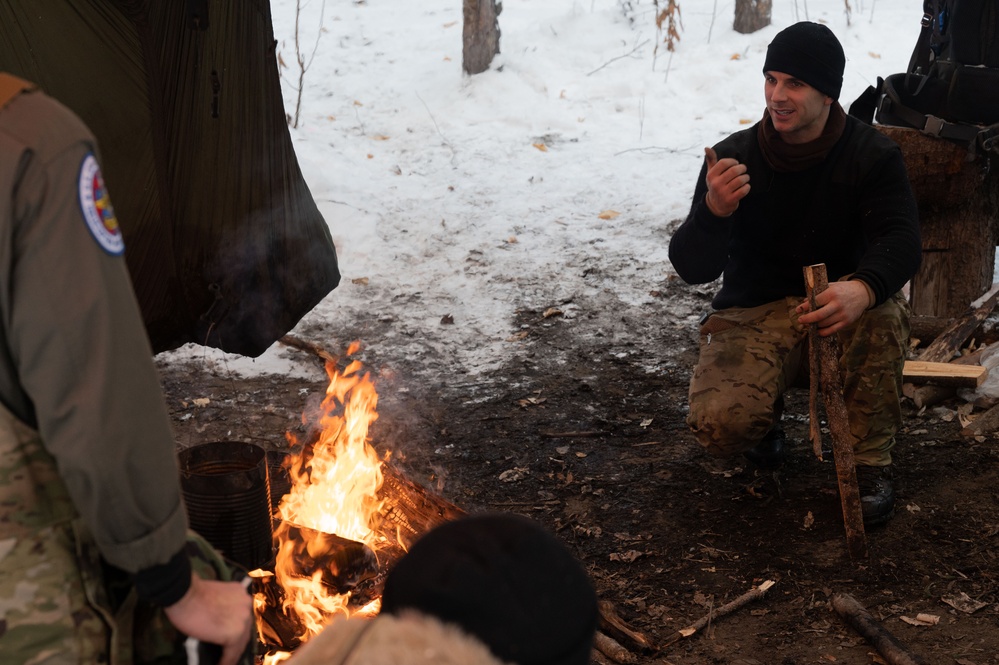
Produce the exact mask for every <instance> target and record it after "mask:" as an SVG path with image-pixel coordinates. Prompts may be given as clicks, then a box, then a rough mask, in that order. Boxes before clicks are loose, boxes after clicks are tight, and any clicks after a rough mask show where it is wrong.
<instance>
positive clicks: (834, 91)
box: [763, 21, 846, 99]
mask: <svg viewBox="0 0 999 665" xmlns="http://www.w3.org/2000/svg"><path fill="white" fill-rule="evenodd" d="M845 68H846V54H845V53H843V47H842V45H840V43H839V40H838V39H836V35H834V34H833V32H832V30H830V29H829V28H827V27H826V26H824V25H820V24H818V23H811V22H809V21H802V22H800V23H795V24H794V25H792V26H790V27H787V28H784V29H783V30H781V31H780V32H778V33H777V36H776V37H774V40H773V41H772V42H770V46H769V47H768V48H767V59H766V62H764V63H763V71H764V72H782V73H784V74H790V75H791V76H793V77H795V78H798V79H801V80H802V81H804V82H805V83H807V84H808V85H810V86H812V87H813V88H815V89H816V90H818V91H819V92H821V93H822V94H825V95H829V96H830V97H832V98H833V99H839V93H840V90H841V89H842V87H843V70H844V69H845Z"/></svg>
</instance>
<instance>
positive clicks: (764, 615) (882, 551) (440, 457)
mask: <svg viewBox="0 0 999 665" xmlns="http://www.w3.org/2000/svg"><path fill="white" fill-rule="evenodd" d="M710 292H711V291H710V289H698V288H692V287H688V286H685V285H682V284H680V283H674V282H671V283H666V284H663V285H662V289H661V291H660V292H654V293H652V294H650V298H649V300H648V302H647V303H644V304H643V305H642V306H640V307H634V306H626V305H622V304H621V303H619V302H617V301H615V300H614V298H613V296H611V295H608V294H607V293H606V292H605V291H599V292H595V294H594V295H592V296H588V297H586V298H582V297H580V298H578V299H576V300H575V301H574V302H573V303H571V304H572V306H573V307H572V309H573V311H574V313H575V314H574V316H572V318H568V317H564V316H559V315H552V313H551V312H548V314H549V316H547V317H546V316H545V310H544V308H537V309H523V310H522V311H520V312H519V314H518V316H517V320H516V321H513V322H511V330H519V331H520V334H519V335H516V336H512V337H511V341H510V342H509V357H508V359H507V360H506V361H505V362H504V364H503V365H502V367H499V368H498V369H496V370H494V371H491V372H488V373H486V374H484V375H475V376H466V375H462V374H460V373H455V374H454V375H450V376H439V375H436V374H435V373H434V372H433V371H431V368H432V365H434V364H435V362H434V354H433V353H432V352H428V353H427V354H425V355H423V356H421V357H420V359H419V360H418V361H410V360H408V359H407V358H395V357H392V356H391V346H392V344H391V339H392V335H393V334H396V331H393V330H392V323H391V322H390V321H385V322H382V323H379V324H375V325H374V326H369V327H367V328H365V329H364V330H363V335H362V334H359V333H360V329H359V328H352V327H351V326H344V327H343V328H342V329H336V330H322V329H319V328H315V329H311V330H309V329H306V330H303V331H299V332H298V334H299V336H300V337H303V338H306V339H309V340H310V341H312V342H315V343H317V344H319V345H321V346H323V347H324V348H326V349H328V350H329V351H331V352H334V353H340V352H342V351H343V350H344V348H345V347H346V345H347V343H348V342H349V341H351V340H352V339H354V338H360V339H361V341H362V343H364V344H366V345H367V346H366V349H365V350H363V351H362V352H361V353H360V354H359V355H358V356H357V358H359V359H361V360H362V361H363V362H364V364H365V367H366V368H367V370H368V371H370V372H371V373H372V376H373V377H374V379H375V383H376V385H377V387H378V391H379V399H380V401H379V419H378V421H377V422H376V423H375V424H374V426H373V429H372V432H371V435H372V440H373V444H374V445H375V446H376V448H378V449H379V450H380V451H388V450H391V451H393V459H394V460H395V463H396V465H397V466H398V467H399V468H400V469H402V470H403V471H404V472H405V473H406V475H407V476H408V477H409V478H410V479H412V480H414V481H416V482H419V483H422V484H424V485H425V486H427V487H429V488H432V489H433V490H434V491H436V492H437V493H438V494H440V495H441V496H443V497H445V498H446V499H448V500H449V501H451V502H453V503H455V504H457V505H458V506H460V507H462V508H464V509H465V510H467V511H469V512H478V511H496V510H503V511H513V512H517V513H522V514H524V515H528V516H530V517H532V518H534V519H536V520H538V521H540V522H541V523H543V524H544V525H546V526H547V527H549V528H550V529H551V530H552V531H554V532H555V533H556V534H557V535H558V536H559V537H561V539H562V540H563V541H564V542H565V543H566V544H567V545H568V546H569V547H570V548H571V549H572V551H573V552H575V553H576V554H577V555H578V557H579V558H580V559H581V560H582V561H583V563H584V565H585V566H586V568H587V570H588V571H589V573H590V574H591V576H592V579H593V582H594V584H595V586H596V588H597V591H598V593H599V595H600V597H601V598H602V599H604V600H607V601H610V602H611V603H613V605H614V606H615V607H616V609H617V611H618V612H619V613H620V614H621V615H622V616H623V617H624V618H625V619H626V620H627V621H628V622H630V624H631V625H632V626H633V627H634V628H636V629H637V630H639V631H642V632H643V633H645V634H646V635H647V636H648V638H649V639H650V640H651V642H652V643H654V644H664V643H666V642H667V640H668V639H669V638H670V637H671V636H672V635H673V634H674V633H675V632H676V631H677V630H679V629H681V628H683V627H685V626H687V625H688V624H690V623H692V622H693V621H695V620H697V619H699V618H701V617H702V616H704V615H706V614H708V613H709V612H711V611H712V608H716V607H718V606H720V605H722V604H724V603H726V602H728V601H730V600H732V599H733V598H735V597H737V596H739V595H741V594H743V593H744V592H746V591H748V590H749V589H751V588H752V587H753V586H754V585H758V584H760V583H761V582H763V581H765V580H773V581H775V582H776V584H775V586H774V587H773V588H772V589H771V590H770V591H769V592H768V594H767V595H766V596H765V598H763V599H762V600H759V601H756V602H753V603H751V604H749V605H747V606H745V607H743V608H742V609H740V610H738V611H736V612H734V613H733V614H731V615H729V616H727V617H724V618H719V619H717V620H716V621H713V622H712V623H711V624H710V626H709V627H708V628H707V629H705V630H703V631H701V632H699V633H697V634H696V635H694V636H692V637H689V638H686V639H682V640H680V641H678V642H676V643H675V644H673V645H671V646H669V647H668V648H664V649H662V650H661V651H659V652H658V653H639V652H637V651H636V656H637V661H636V662H639V663H673V664H675V665H681V664H690V663H733V664H734V663H740V664H750V663H753V664H758V663H762V664H780V665H794V664H801V665H804V664H806V663H843V664H851V665H852V664H856V665H861V664H867V663H874V662H883V661H881V660H878V658H877V656H875V650H874V649H873V648H872V647H871V646H870V645H869V644H867V643H866V642H865V641H864V640H863V639H862V638H861V637H860V636H859V635H858V634H857V633H856V632H855V631H854V630H853V629H852V628H850V627H849V626H848V625H847V624H846V623H844V622H843V621H842V620H841V619H840V618H839V616H838V615H837V614H836V613H835V612H834V611H833V610H832V609H831V605H830V597H831V595H832V594H836V593H847V594H850V595H852V596H853V597H854V598H856V599H857V600H858V601H860V602H861V603H862V604H863V605H864V606H866V607H867V608H868V609H869V610H870V611H871V612H872V613H873V615H874V616H875V617H876V618H877V619H878V621H879V622H880V623H881V624H882V625H883V626H884V627H885V628H886V629H887V630H889V631H890V632H891V633H892V634H893V635H894V636H895V637H896V638H897V639H898V641H899V642H901V643H902V644H903V645H905V647H906V648H908V649H909V650H910V651H912V652H913V653H915V654H918V655H919V656H921V657H922V658H923V659H924V661H925V662H926V663H933V664H936V663H941V664H949V663H958V664H961V665H986V664H989V663H991V664H999V595H997V594H999V561H997V556H999V553H997V545H999V473H997V468H999V467H997V461H999V448H997V446H999V442H997V441H996V440H995V439H994V438H992V437H988V438H984V439H982V440H974V439H967V438H962V437H961V436H960V434H959V431H960V428H961V425H960V424H959V423H958V419H957V418H956V417H954V415H955V409H956V408H957V406H959V405H961V404H963V402H961V401H960V400H956V399H955V400H954V401H951V402H946V403H944V405H943V408H937V409H930V410H927V411H926V412H924V413H917V412H916V411H915V409H914V407H913V406H912V404H911V403H907V404H906V412H905V427H904V430H903V431H902V432H901V434H900V435H899V437H898V445H897V447H896V451H895V469H896V487H897V492H898V509H897V512H896V515H895V517H894V519H893V520H892V521H891V522H890V523H889V524H888V525H887V526H885V527H882V528H879V529H876V530H874V529H871V530H868V532H867V543H868V546H869V551H870V554H869V556H868V557H867V558H866V559H863V560H858V561H852V560H850V558H849V556H848V555H847V551H846V545H845V537H844V529H843V524H842V513H841V508H840V502H839V499H838V495H837V484H836V475H835V468H834V465H833V464H832V463H828V462H826V463H823V462H819V461H817V460H816V459H815V457H814V456H813V455H812V453H811V450H810V444H809V443H808V442H807V430H808V419H807V410H808V404H807V398H808V395H807V392H805V391H799V392H795V393H792V394H791V396H790V397H789V401H788V407H787V412H786V414H785V427H786V429H787V431H788V435H789V437H790V440H791V441H792V446H793V449H792V457H791V458H790V460H789V463H788V464H787V465H786V466H785V468H784V469H782V470H781V471H780V472H778V473H762V472H759V471H757V470H755V469H753V468H750V467H749V465H748V464H747V463H745V462H744V461H743V460H742V459H741V458H739V459H729V460H716V459H713V458H710V457H708V456H707V455H706V454H704V453H703V452H702V451H701V450H700V448H699V446H698V445H697V444H696V443H695V442H694V440H693V438H692V437H691V436H690V435H689V434H688V432H687V429H686V426H685V424H684V417H685V404H686V390H687V381H688V379H689V375H690V369H691V367H692V366H693V363H694V361H695V359H696V340H695V335H696V331H695V325H694V323H693V322H694V321H695V320H696V315H697V313H698V312H699V311H700V310H702V309H703V308H705V307H706V303H707V300H708V297H709V294H710ZM565 304H566V303H563V305H565ZM455 325H460V322H459V323H457V324H455ZM295 353H301V354H302V355H303V362H307V363H313V362H315V359H313V358H312V357H310V356H309V354H307V353H305V352H300V351H296V352H295ZM446 355H447V354H446V350H445V351H440V352H438V359H445V358H446ZM315 364H316V366H317V367H318V363H317V362H316V363H315ZM440 366H447V363H446V362H441V363H440ZM160 370H161V373H162V378H163V382H164V387H165V390H166V395H167V399H168V403H169V407H170V409H171V413H172V415H173V419H174V424H175V426H176V430H177V435H178V441H179V443H180V445H181V446H188V445H193V444H196V443H201V442H207V441H217V440H245V441H252V442H255V443H259V444H262V445H264V446H266V447H279V446H281V445H282V443H283V439H284V433H285V432H286V431H294V432H298V433H299V434H301V433H302V432H303V431H304V429H305V426H303V425H302V419H301V414H302V413H303V411H305V410H306V409H307V408H309V407H311V406H314V405H315V403H316V402H317V401H318V400H319V398H320V397H321V396H322V394H323V392H324V390H325V387H326V382H325V380H324V379H323V378H322V375H321V373H318V372H317V379H316V380H314V381H313V380H308V379H298V378H288V377H283V376H255V377H249V378H243V377H240V376H235V375H232V374H231V373H229V372H228V371H226V369H225V367H224V366H223V367H218V366H216V365H212V364H210V363H202V362H195V363H190V364H189V363H180V362H174V363H170V364H167V363H165V362H162V361H161V362H160ZM196 399H199V400H201V401H199V402H197V403H196V402H195V401H194V400H196ZM205 399H207V400H208V402H207V404H206V403H205V402H204V401H203V400H205ZM199 404H200V405H199ZM826 437H827V440H828V434H827V435H826ZM962 593H963V594H967V596H969V597H970V598H971V599H974V600H977V601H981V602H982V603H984V606H983V607H981V608H980V609H978V610H977V611H975V612H965V611H959V610H956V609H954V608H953V607H951V606H950V605H948V604H946V603H945V602H943V600H942V599H944V598H951V597H954V596H958V595H960V594H962ZM920 613H924V614H929V615H934V616H936V617H939V623H937V624H936V625H928V626H916V625H911V624H909V623H907V622H906V621H905V620H904V619H905V618H910V619H914V618H915V617H916V615H917V614H920Z"/></svg>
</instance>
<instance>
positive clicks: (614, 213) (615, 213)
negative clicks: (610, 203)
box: [597, 210, 621, 219]
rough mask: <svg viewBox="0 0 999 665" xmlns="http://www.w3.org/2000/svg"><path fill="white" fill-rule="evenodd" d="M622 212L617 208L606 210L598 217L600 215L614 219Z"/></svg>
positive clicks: (601, 217) (603, 217) (602, 217)
mask: <svg viewBox="0 0 999 665" xmlns="http://www.w3.org/2000/svg"><path fill="white" fill-rule="evenodd" d="M620 214H621V213H619V212H618V211H617V210H604V211H603V212H602V213H600V214H599V215H597V217H599V218H600V219H614V218H615V217H617V216H618V215H620Z"/></svg>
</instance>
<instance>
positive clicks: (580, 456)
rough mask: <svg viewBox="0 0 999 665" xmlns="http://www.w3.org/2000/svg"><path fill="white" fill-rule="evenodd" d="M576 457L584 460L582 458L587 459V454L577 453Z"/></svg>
mask: <svg viewBox="0 0 999 665" xmlns="http://www.w3.org/2000/svg"><path fill="white" fill-rule="evenodd" d="M576 457H578V458H580V459H582V458H584V457H586V453H576Z"/></svg>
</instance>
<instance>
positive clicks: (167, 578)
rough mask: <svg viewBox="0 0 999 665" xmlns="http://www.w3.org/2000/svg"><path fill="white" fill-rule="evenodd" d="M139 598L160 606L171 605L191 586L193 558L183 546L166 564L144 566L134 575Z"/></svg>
mask: <svg viewBox="0 0 999 665" xmlns="http://www.w3.org/2000/svg"><path fill="white" fill-rule="evenodd" d="M133 580H134V582H135V590H136V591H137V592H138V594H139V598H141V599H142V600H145V601H147V602H150V603H152V604H153V605H157V606H159V607H170V606H171V605H173V604H174V603H176V602H177V601H178V600H180V599H181V598H183V597H184V594H186V593H187V590H188V589H189V588H191V560H190V559H188V558H187V550H186V548H181V550H180V551H179V552H177V553H176V554H174V555H173V556H172V557H171V558H170V560H169V561H168V562H166V563H164V564H160V565H156V566H151V567H149V568H144V569H142V570H140V571H139V572H137V573H135V575H134V576H133Z"/></svg>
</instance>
